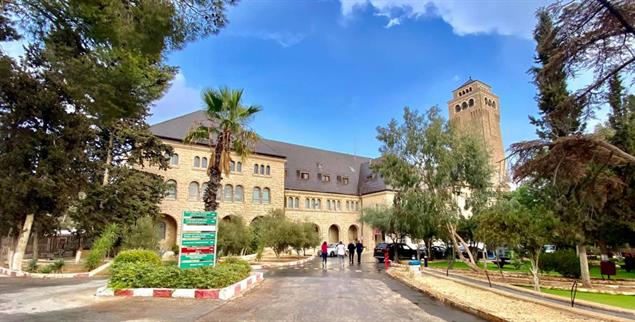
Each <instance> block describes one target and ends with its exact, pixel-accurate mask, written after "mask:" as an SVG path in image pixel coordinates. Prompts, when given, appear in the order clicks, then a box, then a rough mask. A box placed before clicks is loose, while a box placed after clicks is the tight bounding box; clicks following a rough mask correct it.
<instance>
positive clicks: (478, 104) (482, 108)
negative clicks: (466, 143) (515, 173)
mask: <svg viewBox="0 0 635 322" xmlns="http://www.w3.org/2000/svg"><path fill="white" fill-rule="evenodd" d="M448 115H449V116H450V121H451V122H453V123H455V124H456V125H457V126H458V127H459V129H461V130H464V131H466V132H467V133H468V134H470V135H473V136H476V137H477V138H479V139H482V140H483V144H484V145H485V147H486V148H487V149H488V152H489V154H490V163H491V166H492V168H493V170H494V174H493V178H492V182H493V183H494V184H495V185H498V184H500V183H503V186H504V184H505V183H506V182H507V172H506V165H505V150H504V148H503V137H502V134H501V128H500V101H499V98H498V96H496V95H495V94H494V93H492V88H491V87H490V86H489V85H487V84H485V83H483V82H481V81H478V80H470V81H468V82H466V83H465V84H463V85H461V86H460V87H459V88H457V89H456V90H454V91H453V92H452V99H451V100H450V101H449V102H448Z"/></svg>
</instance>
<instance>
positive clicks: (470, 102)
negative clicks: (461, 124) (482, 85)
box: [468, 98, 474, 106]
mask: <svg viewBox="0 0 635 322" xmlns="http://www.w3.org/2000/svg"><path fill="white" fill-rule="evenodd" d="M468 105H469V106H474V99H472V98H470V100H469V101H468Z"/></svg>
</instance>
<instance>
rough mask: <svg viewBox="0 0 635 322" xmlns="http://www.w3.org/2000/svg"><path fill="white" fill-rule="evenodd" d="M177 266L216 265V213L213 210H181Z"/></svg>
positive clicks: (185, 267)
mask: <svg viewBox="0 0 635 322" xmlns="http://www.w3.org/2000/svg"><path fill="white" fill-rule="evenodd" d="M182 224H183V226H182V229H181V231H182V232H181V247H180V250H181V251H180V253H179V268H181V269H187V268H197V267H207V266H215V265H216V241H217V236H216V232H217V229H216V228H217V227H218V226H217V225H218V222H217V215H216V212H213V211H185V212H183V219H182Z"/></svg>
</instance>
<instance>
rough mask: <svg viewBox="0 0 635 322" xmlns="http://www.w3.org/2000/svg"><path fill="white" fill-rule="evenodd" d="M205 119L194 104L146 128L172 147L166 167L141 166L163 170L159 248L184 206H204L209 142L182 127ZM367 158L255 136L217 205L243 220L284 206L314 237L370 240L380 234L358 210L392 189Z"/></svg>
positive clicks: (173, 236) (174, 237)
mask: <svg viewBox="0 0 635 322" xmlns="http://www.w3.org/2000/svg"><path fill="white" fill-rule="evenodd" d="M206 122H207V120H206V117H205V114H204V113H203V112H202V111H197V112H193V113H190V114H186V115H183V116H180V117H177V118H174V119H171V120H167V121H165V122H161V123H158V124H155V125H153V126H152V127H151V131H152V132H153V133H154V134H155V135H156V136H158V137H160V138H161V139H163V140H164V142H166V143H168V144H170V145H172V147H174V155H173V156H172V159H171V161H170V163H171V165H170V169H169V170H167V171H161V170H158V169H153V168H146V171H149V172H154V173H158V174H160V175H162V176H163V177H165V180H166V181H167V182H168V183H169V186H170V189H169V191H168V193H167V196H166V197H165V198H164V200H163V202H162V203H161V210H162V212H163V220H162V222H161V223H160V225H159V228H160V231H161V232H160V235H161V237H162V239H163V240H162V246H163V248H164V249H169V248H170V247H171V245H173V244H174V243H176V242H177V241H178V236H179V232H180V229H181V216H182V214H183V212H184V211H186V210H203V201H202V198H201V195H202V192H203V191H204V189H205V188H204V187H205V186H204V185H205V183H206V182H207V180H208V178H207V174H206V168H207V166H208V164H209V162H210V147H209V146H208V145H207V144H195V145H189V144H183V143H182V142H183V138H184V137H185V135H186V133H187V132H188V130H189V129H191V128H192V127H193V126H194V125H195V124H199V123H206ZM372 161H373V160H372V159H370V158H367V157H362V156H356V155H351V154H344V153H338V152H332V151H325V150H320V149H315V148H310V147H305V146H300V145H295V144H290V143H284V142H278V141H273V140H267V139H261V140H259V142H258V143H257V145H256V147H255V153H253V154H251V155H250V156H249V157H248V158H247V159H245V160H241V159H240V158H239V157H238V156H236V155H233V156H232V161H231V166H230V168H231V172H230V174H229V175H228V176H226V177H225V176H223V178H222V181H221V183H222V187H220V188H221V189H219V191H221V193H219V195H218V197H219V201H220V206H219V208H218V209H217V212H218V214H219V217H220V218H222V219H226V218H229V217H231V216H241V217H242V218H243V220H244V221H245V223H247V224H249V223H251V222H253V221H254V220H255V219H256V218H258V217H261V216H264V215H266V214H267V212H268V211H270V210H272V209H284V210H285V214H286V216H287V217H288V218H291V219H292V220H297V221H304V222H310V223H313V224H314V225H315V228H316V230H317V231H318V233H319V234H320V236H321V239H322V240H325V241H328V242H329V243H332V242H337V241H340V240H341V241H343V242H348V241H350V240H354V239H362V240H363V241H364V243H365V244H366V245H367V246H370V247H373V246H374V244H375V242H376V241H379V240H381V238H382V237H381V232H378V231H374V230H373V229H372V228H371V227H368V225H364V224H363V223H361V222H360V221H359V218H360V215H361V209H362V208H366V207H372V206H374V205H377V204H382V205H389V204H391V203H392V197H393V195H394V192H393V191H391V190H390V189H389V188H388V187H386V185H385V184H384V182H383V181H382V179H381V178H380V177H378V176H377V175H375V174H373V173H372V172H371V171H370V164H371V162H372Z"/></svg>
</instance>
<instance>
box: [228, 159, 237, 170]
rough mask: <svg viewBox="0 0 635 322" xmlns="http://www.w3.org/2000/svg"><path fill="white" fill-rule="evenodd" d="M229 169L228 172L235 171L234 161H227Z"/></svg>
mask: <svg viewBox="0 0 635 322" xmlns="http://www.w3.org/2000/svg"><path fill="white" fill-rule="evenodd" d="M229 171H230V172H236V162H234V161H229Z"/></svg>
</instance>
